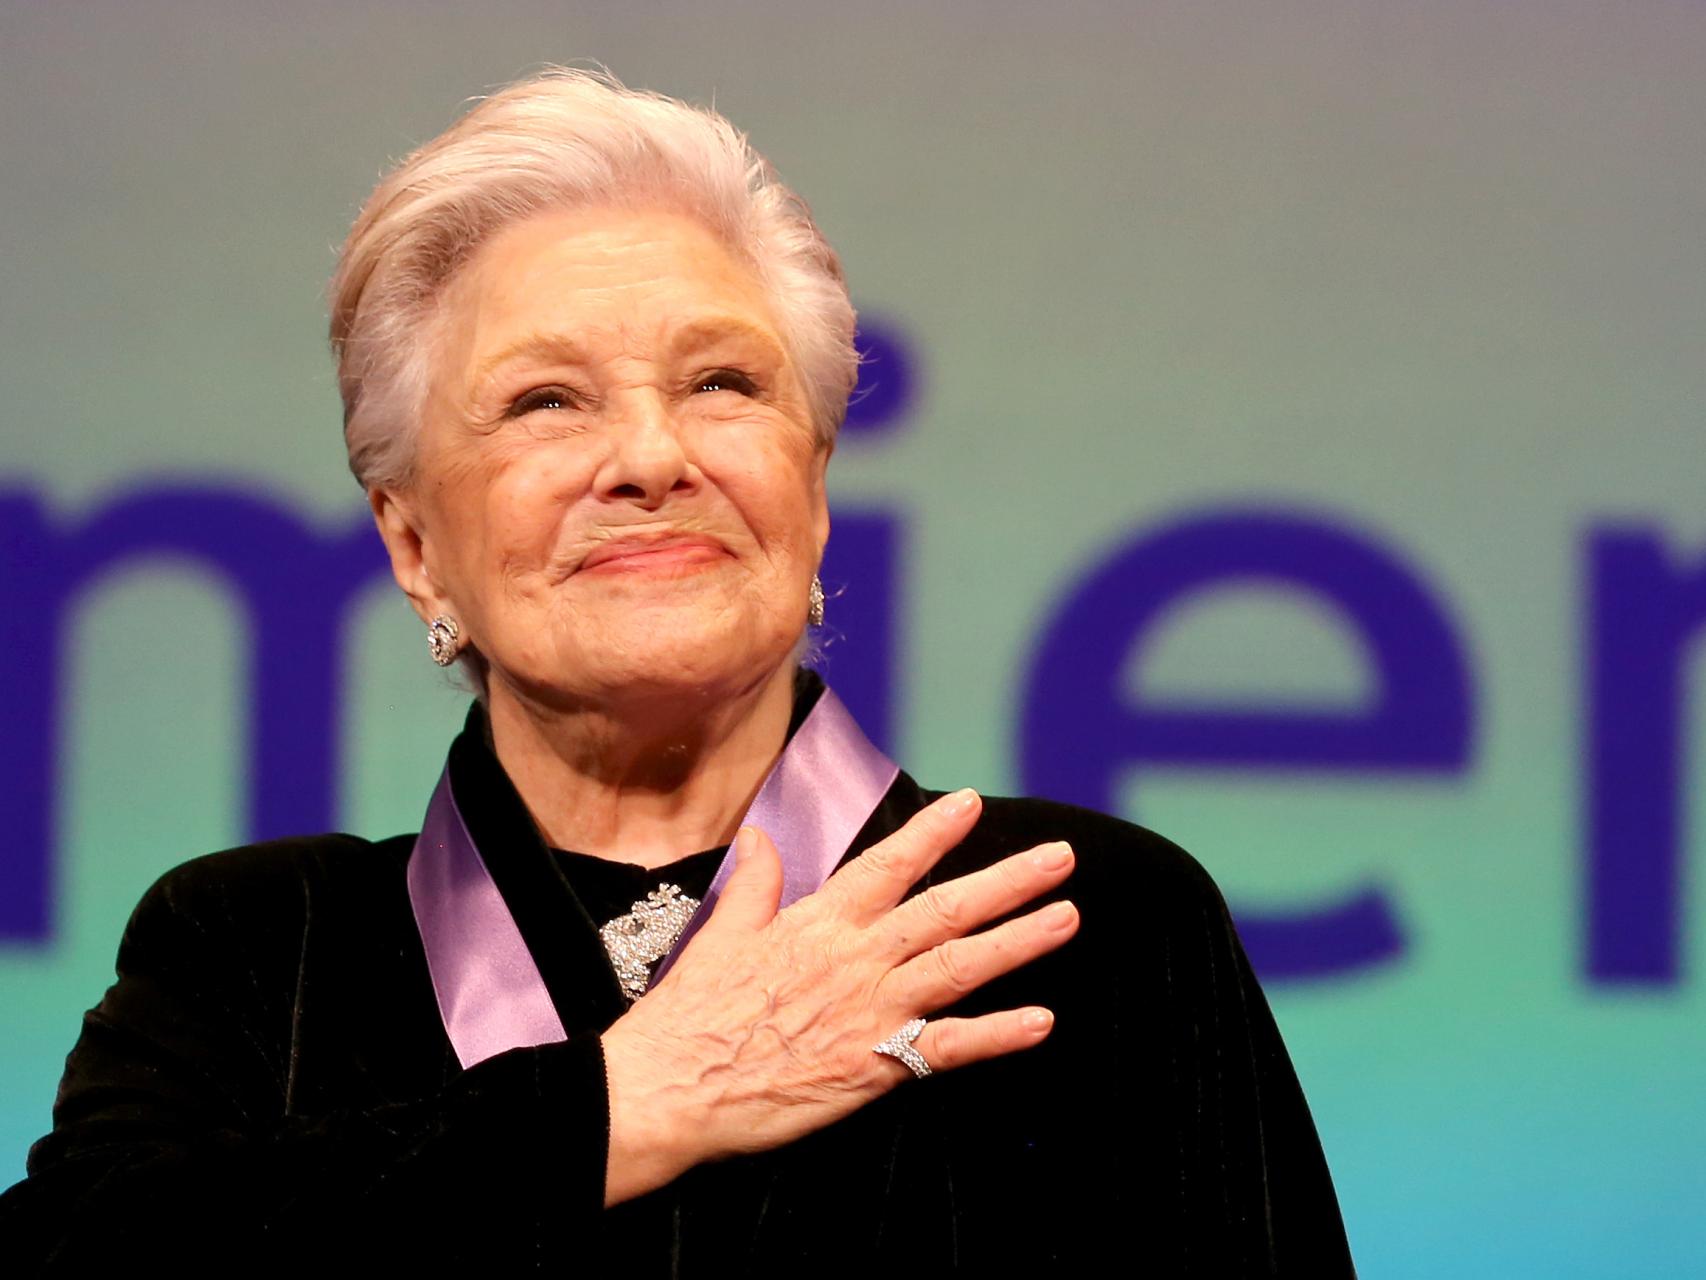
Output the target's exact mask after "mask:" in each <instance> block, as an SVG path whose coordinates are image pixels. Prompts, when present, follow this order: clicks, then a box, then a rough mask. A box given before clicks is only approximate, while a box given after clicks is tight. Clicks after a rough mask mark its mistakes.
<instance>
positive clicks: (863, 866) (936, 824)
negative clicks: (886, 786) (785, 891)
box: [819, 787, 983, 924]
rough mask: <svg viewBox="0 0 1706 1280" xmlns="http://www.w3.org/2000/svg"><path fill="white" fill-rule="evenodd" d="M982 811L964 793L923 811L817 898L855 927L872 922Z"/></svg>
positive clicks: (970, 793)
mask: <svg viewBox="0 0 1706 1280" xmlns="http://www.w3.org/2000/svg"><path fill="white" fill-rule="evenodd" d="M982 809H983V801H982V800H981V799H980V798H979V796H978V794H977V792H975V791H973V790H971V789H970V788H969V787H968V788H966V789H965V790H963V791H955V792H953V793H952V794H951V795H946V796H943V797H942V798H941V799H940V800H937V801H936V802H935V803H933V804H930V805H926V806H925V807H924V808H923V809H920V810H919V811H918V812H917V813H915V814H913V815H912V817H911V818H909V819H908V820H907V823H906V825H905V826H904V827H902V828H901V829H900V830H899V831H897V832H895V833H894V834H893V835H892V836H890V837H889V838H888V839H886V840H883V841H880V842H879V843H877V844H874V845H872V846H871V847H870V848H869V849H867V850H865V852H864V853H862V854H860V855H859V856H858V857H857V858H855V859H853V861H851V862H849V863H848V864H847V865H846V866H845V867H843V868H841V870H839V871H837V872H836V873H835V874H834V875H833V876H831V877H830V878H829V881H828V883H826V884H825V885H824V886H823V888H822V889H821V890H819V896H820V898H822V899H823V900H824V901H825V902H827V903H829V904H830V905H832V906H833V907H835V908H836V909H838V910H839V911H841V912H842V913H843V914H845V915H846V916H848V917H849V918H851V919H852V920H853V921H854V923H857V924H867V923H869V922H870V921H872V920H875V919H876V918H877V917H879V916H881V915H882V914H883V913H884V912H885V911H888V910H889V909H890V908H892V907H893V906H894V904H895V903H897V902H899V901H900V900H901V899H902V898H904V897H905V896H906V891H907V890H908V889H910V888H912V886H913V885H915V884H917V883H918V881H919V880H920V879H921V878H922V877H923V875H924V873H925V872H926V871H928V870H930V868H931V867H933V866H935V865H936V863H937V861H938V860H939V859H940V858H941V857H942V855H943V854H945V853H946V852H947V851H948V850H949V849H952V848H953V847H954V846H955V845H956V844H958V843H959V842H960V841H961V840H963V839H964V838H965V836H966V833H967V832H968V831H970V830H971V829H972V827H973V825H974V824H975V823H976V822H977V817H978V814H979V813H980V812H982Z"/></svg>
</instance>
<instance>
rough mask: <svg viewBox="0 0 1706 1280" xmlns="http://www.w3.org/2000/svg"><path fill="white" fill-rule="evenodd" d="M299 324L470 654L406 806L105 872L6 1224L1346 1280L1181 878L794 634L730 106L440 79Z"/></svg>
mask: <svg viewBox="0 0 1706 1280" xmlns="http://www.w3.org/2000/svg"><path fill="white" fill-rule="evenodd" d="M332 344H333V348H334V350H335V352H336V354H337V357H338V361H339V375H340V383H341V387H342V391H343V397H344V407H345V434H346V439H347V442H348V447H349V457H350V463H351V466H352V468H353V469H354V471H355V474H356V477H357V479H358V480H359V481H360V482H361V484H362V485H363V487H364V488H365V490H366V492H367V495H368V499H369V501H370V503H371V506H372V509H373V514H374V518H375V520H376V522H377V524H378V528H379V533H380V536H381V537H382V538H383V539H384V541H385V545H386V547H387V549H388V550H389V552H390V557H391V563H392V565H393V568H394V570H395V575H396V579H397V582H398V584H399V585H400V586H401V587H402V589H403V591H404V593H405V594H406V595H407V596H408V598H409V600H410V602H411V603H412V605H413V606H414V609H415V611H416V612H417V613H418V614H419V615H420V618H421V620H422V622H423V623H424V624H425V625H426V627H427V629H428V636H429V642H430V647H431V653H432V656H433V657H434V658H435V659H436V660H437V661H438V662H440V663H442V664H447V665H448V664H450V663H460V664H461V665H462V666H463V667H464V668H465V670H466V671H467V673H468V675H469V678H470V679H471V680H472V682H473V683H474V684H475V686H476V687H477V690H478V697H477V699H476V701H475V702H474V704H473V705H472V707H471V709H470V711H469V714H468V718H467V724H466V727H465V728H464V730H463V732H462V733H461V735H460V736H459V737H458V738H457V739H456V740H455V742H454V743H452V744H451V746H450V751H449V758H448V761H447V764H446V767H445V771H444V775H443V777H442V779H441V781H440V782H439V785H438V789H437V791H436V792H435V793H434V795H433V797H432V799H431V801H430V803H429V805H428V807H427V811H426V817H425V820H424V823H423V829H422V831H421V833H420V834H419V835H418V836H416V835H409V836H401V837H397V838H394V839H390V840H382V841H378V842H368V841H365V840H359V839H356V838H354V837H351V836H338V835H330V836H316V837H307V838H302V839H294V840H286V841H280V842H275V843H271V844H266V845H257V846H253V847H250V848H246V849H239V850H232V851H229V852H226V853H220V854H215V855H213V856H211V857H206V858H201V859H198V860H196V861H193V862H190V863H187V864H185V865H184V866H181V867H179V868H178V869H177V870H175V871H173V872H171V873H169V874H168V875H166V876H165V877H164V878H163V879H162V880H161V881H160V882H159V883H158V884H157V885H156V886H155V887H154V889H153V890H152V891H150V893H149V894H148V895H147V896H146V898H145V899H144V900H143V902H142V903H141V905H140V906H139V907H138V908H137V911H136V914H135V916H134V918H133V919H132V921H131V924H130V927H129V929H128V930H127V931H126V934H125V937H124V941H123V943H122V945H121V947H120V950H119V957H118V981H117V983H116V984H115V985H114V986H113V987H112V988H111V990H110V991H108V993H107V995H106V997H105V999H103V1000H102V1002H101V1004H100V1005H99V1007H97V1008H96V1009H94V1010H93V1011H92V1012H91V1013H90V1014H89V1015H88V1017H87V1020H86V1022H85V1025H84V1028H83V1034H82V1037H81V1039H80V1040H79V1041H78V1043H77V1046H76V1048H75V1049H74V1050H73V1051H72V1054H71V1056H70V1059H69V1061H68V1063H67V1067H66V1073H65V1079H64V1083H63V1086H62V1088H61V1090H60V1093H59V1098H58V1102H57V1105H56V1107H55V1112H54V1128H53V1132H52V1133H51V1134H50V1135H49V1136H48V1137H46V1138H44V1139H42V1140H41V1142H39V1143H38V1144H37V1145H36V1146H35V1148H34V1149H33V1151H32V1152H31V1158H30V1176H29V1178H28V1179H27V1180H26V1181H24V1182H23V1183H20V1184H19V1185H18V1186H17V1187H15V1188H13V1189H12V1191H10V1192H9V1193H8V1194H7V1195H6V1197H5V1198H4V1201H0V1206H3V1211H0V1220H3V1230H4V1238H5V1240H6V1243H7V1254H8V1260H9V1261H10V1262H12V1263H13V1264H14V1266H15V1265H16V1263H17V1262H19V1261H20V1260H23V1261H25V1262H26V1267H25V1270H30V1269H34V1270H36V1271H39V1272H44V1273H52V1274H78V1275H82V1274H90V1273H92V1272H93V1270H94V1269H95V1268H96V1267H103V1266H104V1267H116V1266H120V1265H127V1264H135V1263H137V1262H141V1261H144V1260H146V1261H147V1262H149V1263H165V1264H168V1265H171V1266H173V1267H175V1268H177V1269H179V1270H189V1271H192V1272H196V1273H199V1272H202V1271H210V1270H212V1269H214V1268H218V1269H219V1270H220V1271H221V1272H224V1273H237V1274H244V1273H252V1272H254V1271H256V1270H278V1271H286V1272H300V1271H301V1270H302V1269H304V1268H306V1267H309V1266H312V1265H315V1264H317V1263H322V1262H326V1261H331V1260H333V1259H336V1260H337V1261H338V1262H339V1263H340V1264H342V1263H350V1262H361V1263H367V1264H375V1263H379V1264H385V1265H386V1266H387V1267H388V1268H404V1267H424V1268H425V1270H426V1272H427V1273H428V1274H442V1273H445V1272H448V1271H449V1270H450V1269H451V1268H455V1269H457V1270H458V1271H467V1270H470V1269H471V1270H475V1271H477V1272H478V1273H480V1274H504V1273H507V1272H511V1271H517V1270H525V1269H534V1268H538V1269H542V1270H543V1269H549V1270H553V1271H557V1272H573V1273H576V1274H593V1275H604V1274H614V1273H618V1272H620V1273H621V1274H632V1275H665V1274H669V1275H675V1274H688V1275H713V1274H715V1275H722V1274H760V1273H762V1274H775V1273H782V1272H788V1273H790V1274H796V1273H797V1274H811V1273H814V1272H826V1273H837V1274H839V1273H845V1272H850V1271H853V1270H855V1269H858V1270H866V1271H870V1270H877V1271H881V1270H892V1271H894V1272H896V1273H899V1272H902V1271H908V1272H910V1273H912V1274H917V1275H926V1276H934V1275H940V1274H943V1273H947V1272H954V1271H967V1272H974V1273H985V1274H988V1273H1002V1274H1027V1273H1037V1272H1048V1273H1052V1272H1055V1271H1065V1270H1066V1269H1068V1268H1077V1267H1081V1266H1091V1265H1102V1264H1104V1262H1105V1260H1107V1259H1110V1258H1114V1259H1118V1260H1119V1261H1120V1263H1121V1265H1123V1266H1128V1267H1130V1268H1131V1269H1133V1270H1139V1271H1143V1270H1147V1271H1150V1272H1153V1273H1154V1274H1162V1275H1179V1274H1191V1275H1204V1276H1230V1275H1240V1276H1242V1275H1270V1274H1285V1275H1299V1276H1312V1277H1321V1276H1336V1275H1345V1274H1349V1273H1350V1262H1349V1257H1348V1252H1347V1249H1346V1245H1345V1238H1344V1233H1343V1229H1342V1227H1341V1225H1340V1221H1339V1215H1338V1210H1337V1207H1336V1205H1335V1202H1334V1196H1333V1191H1332V1186H1331V1183H1330V1181H1329V1178H1328V1174H1327V1169H1326V1165H1325V1162H1324V1160H1323V1158H1322V1155H1321V1150H1320V1146H1319V1144H1318V1142H1317V1140H1316V1137H1315V1133H1314V1129H1313V1127H1312V1125H1311V1122H1310V1119H1309V1115H1308V1111H1307V1109H1306V1107H1305V1105H1304V1101H1303V1098H1302V1095H1301V1093H1300V1092H1299V1089H1298V1086H1297V1082H1296V1080H1295V1078H1294V1076H1293V1074H1292V1071H1291V1068H1290V1065H1289V1063H1288V1061H1287V1058H1286V1054H1285V1050H1284V1048H1283V1046H1282V1045H1281V1043H1280V1039H1279V1036H1278V1034H1277V1032H1276V1030H1275V1027H1274V1023H1273V1020H1272V1018H1271V1017H1270V1015H1269V1013H1268V1009H1267V1006H1266V1003H1265V1002H1264V1000H1263V998H1262V995H1261V992H1260V990H1259V989H1258V987H1257V985H1256V981H1255V979H1254V977H1253V976H1252V975H1251V972H1250V968H1249V965H1248V964H1247V962H1246V960H1245V958H1244V955H1243V952H1242V951H1241V949H1240V947H1239V944H1238V940H1237V937H1236V935H1235V933H1234V931H1233V928H1232V925H1231V923H1230V921H1229V920H1228V918H1227V915H1226V911H1225V909H1224V907H1223V905H1222V903H1221V901H1220V898H1219V895H1218V893H1217V892H1216V891H1215V888H1214V886H1213V885H1212V883H1211V882H1210V881H1209V879H1208V878H1207V876H1206V875H1205V874H1204V873H1203V872H1202V870H1201V869H1200V868H1198V866H1197V865H1196V864H1195V863H1194V862H1193V861H1192V860H1191V859H1190V858H1189V857H1188V856H1186V855H1185V854H1184V853H1182V852H1181V851H1179V850H1178V849H1177V848H1175V847H1174V846H1172V845H1171V844H1169V843H1167V842H1166V841H1164V840H1162V839H1161V838H1160V837H1158V836H1156V835H1153V834H1151V833H1149V832H1147V831H1144V830H1142V829H1141V828H1138V827H1134V826H1130V825H1128V824H1126V823H1123V822H1119V821H1116V820H1114V819H1111V818H1107V817H1102V816H1099V815H1097V814H1094V813H1088V812H1084V811H1082V810H1076V809H1071V808H1067V807H1065V806H1061V805H1055V804H1049V803H1045V802H1042V801H1033V800H995V799H982V798H980V797H978V796H977V795H975V794H973V793H972V792H969V791H957V792H954V793H952V794H946V795H944V794H941V793H938V792H933V791H928V790H926V789H924V788H922V787H920V786H919V785H918V784H917V783H915V782H914V781H913V780H912V779H911V778H910V777H908V776H907V775H906V774H904V773H901V772H899V771H898V770H897V769H896V768H895V766H893V765H892V764H890V763H889V762H888V761H887V760H885V759H884V758H883V756H882V755H881V753H880V752H878V751H877V750H876V749H875V748H874V747H872V746H871V744H870V743H869V742H868V741H866V740H865V738H864V737H863V736H862V735H861V734H860V732H859V730H858V728H857V726H856V725H855V724H854V723H853V721H852V720H851V718H850V716H849V715H848V713H847V712H846V710H845V709H844V708H843V707H842V706H841V704H840V703H839V702H838V701H837V700H836V699H835V697H834V695H833V693H831V692H830V691H828V690H827V689H826V688H825V687H824V686H823V684H822V683H821V681H820V680H819V679H818V678H817V677H816V676H815V675H812V674H810V673H809V672H807V671H804V670H802V668H801V666H800V660H801V657H802V654H803V653H804V652H805V651H806V650H807V648H808V647H809V640H808V636H809V630H808V628H809V626H810V625H811V624H812V623H815V622H820V621H821V617H822V610H823V595H822V590H821V587H820V586H819V584H818V582H817V578H816V570H817V567H818V564H819V561H820V559H821V557H822V554H823V550H824V546H825V543H826V541H827V539H828V538H829V536H830V517H829V510H828V506H827V503H826V501H825V491H824V471H825V467H826V466H827V464H828V462H829V458H830V454H831V451H832V449H833V447H834V443H835V433H836V428H837V427H838V425H839V423H840V421H841V418H842V415H843V413H844V411H845V409H846V405H847V398H848V394H849V392H850V391H851V389H852V387H853V384H854V377H855V369H856V357H855V354H854V348H853V310H852V307H851V306H850V305H849V302H848V297H847V291H846V288H845V286H844V284H843V280H842V274H841V269H840V265H839V263H838V261H837V258H836V256H835V254H834V252H833V251H832V250H831V249H830V247H829V246H828V245H827V244H826V243H825V242H824V239H823V237H822V236H821V234H820V233H819V231H818V229H817V227H816V226H815V225H814V223H813V222H812V219H811V217H810V214H809V213H808V211H807V209H806V206H805V205H804V203H803V202H802V201H801V200H800V199H799V198H798V197H797V196H795V195H794V194H793V193H792V192H790V191H789V190H788V189H787V188H786V187H784V186H783V185H782V184H781V183H780V182H779V181H778V180H777V178H776V176H775V174H774V173H773V172H772V170H771V169H770V167H769V166H768V165H767V164H766V163H765V162H764V161H763V160H762V159H761V158H759V157H758V156H757V155H755V154H754V153H753V152H752V151H751V150H750V149H749V147H748V145H747V143H746V140H745V138H744V137H743V136H742V135H741V134H739V133H738V132H737V131H736V130H735V129H733V128H732V127H731V126H730V125H729V124H728V123H727V122H726V121H724V120H722V119H720V118H719V117H717V116H715V115H713V114H710V113H708V112H704V111H700V110H696V109H693V108H690V107H687V106H684V105H682V104H680V103H677V102H674V101H671V100H668V99H665V98H660V97H656V96H653V95H649V94H641V93H635V92H630V91H628V90H626V89H623V88H622V87H621V86H619V85H617V84H615V83H613V82H611V81H609V80H607V79H604V78H601V77H596V76H591V75H586V74H580V73H571V72H557V73H552V74H548V75H545V76H542V77H539V78H536V79H534V80H531V81H528V82H525V83H522V84H518V85H516V86H514V87H512V88H510V89H508V90H507V91H505V92H502V93H499V94H497V95H496V96H494V97H491V98H488V99H486V100H484V101H483V102H481V103H480V104H479V105H478V106H477V107H476V108H475V109H474V110H473V111H471V112H470V113H469V114H468V115H467V116H466V117H465V118H464V119H463V120H462V121H461V122H460V123H458V124H457V125H456V126H455V127H453V128H452V129H451V130H450V131H449V132H447V133H446V134H444V135H443V136H442V137H440V138H438V139H436V140H434V141H433V142H431V143H429V144H428V145H427V146H425V147H423V148H422V149H421V150H419V151H418V152H416V153H415V154H414V155H412V156H410V157H409V158H408V159H407V160H406V161H405V162H404V163H403V164H402V165H401V166H400V167H398V168H397V169H396V170H395V171H394V172H393V173H392V174H390V176H388V177H387V178H386V179H385V180H384V181H383V182H382V183H381V184H380V186H379V188H378V190H377V191H376V192H375V193H374V194H373V196H372V198H371V199H370V200H369V201H368V204H367V206H366V208H365V209H364V210H363V211H362V213H361V216H360V218H359V219H358V220H357V222H356V224H355V227H354V229H353V230H352V232H351V233H350V236H349V240H348V242H347V243H346V244H345V246H344V249H343V254H342V258H341V261H340V264H339V267H338V272H337V277H336V280H335V283H334V299H333V315H332ZM310 625H312V623H311V622H310ZM12 1274H19V1272H18V1271H17V1270H14V1271H13V1272H12Z"/></svg>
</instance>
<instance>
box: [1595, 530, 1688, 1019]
mask: <svg viewBox="0 0 1706 1280" xmlns="http://www.w3.org/2000/svg"><path fill="white" fill-rule="evenodd" d="M1588 573H1589V581H1588V617H1587V620H1586V621H1587V628H1588V672H1587V703H1588V705H1587V718H1588V741H1587V750H1586V764H1587V775H1588V776H1587V779H1586V783H1587V797H1586V799H1587V807H1588V814H1587V828H1588V830H1587V904H1586V905H1587V972H1588V976H1589V977H1590V978H1592V979H1594V980H1595V981H1599V982H1617V983H1622V982H1641V983H1653V984H1657V985H1664V984H1669V983H1673V982H1675V981H1676V979H1677V976H1678V973H1679V971H1680V968H1681V964H1680V959H1679V956H1678V947H1679V938H1680V932H1681V921H1680V918H1679V917H1680V899H1681V893H1680V887H1679V871H1680V866H1679V864H1680V862H1681V847H1682V834H1681V833H1682V812H1681V804H1682V801H1681V794H1680V780H1681V778H1682V772H1683V761H1684V759H1685V758H1686V755H1685V752H1684V748H1683V712H1684V710H1685V708H1686V706H1687V699H1686V698H1685V697H1684V696H1683V692H1684V690H1683V664H1684V662H1685V661H1686V659H1687V656H1688V642H1689V641H1690V640H1691V639H1692V638H1693V637H1694V636H1695V635H1696V634H1698V632H1699V630H1700V627H1701V624H1702V623H1706V561H1699V562H1696V563H1695V564H1692V565H1679V564H1676V563H1674V562H1673V561H1672V559H1671V558H1670V557H1669V556H1668V555H1667V554H1666V553H1665V548H1664V545H1663V543H1662V542H1661V541H1660V539H1659V537H1658V535H1657V534H1655V533H1653V532H1650V531H1648V530H1643V529H1619V530H1600V531H1597V532H1595V533H1593V534H1591V535H1590V536H1589V539H1588Z"/></svg>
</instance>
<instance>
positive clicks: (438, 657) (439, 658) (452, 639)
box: [427, 613, 462, 667]
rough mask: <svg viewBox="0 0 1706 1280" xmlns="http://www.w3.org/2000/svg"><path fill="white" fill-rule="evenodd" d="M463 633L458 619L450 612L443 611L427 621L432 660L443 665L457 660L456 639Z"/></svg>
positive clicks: (428, 643)
mask: <svg viewBox="0 0 1706 1280" xmlns="http://www.w3.org/2000/svg"><path fill="white" fill-rule="evenodd" d="M461 634H462V631H461V628H459V627H458V626H457V625H456V619H455V618H452V617H451V616H450V615H449V614H448V613H441V614H439V615H438V617H436V618H434V619H433V620H432V621H431V622H429V623H427V648H428V649H429V650H431V652H432V660H433V661H434V662H436V663H438V665H439V666H441V667H448V666H449V665H450V664H451V663H452V662H455V661H456V641H457V638H458V637H459V636H461Z"/></svg>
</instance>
